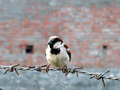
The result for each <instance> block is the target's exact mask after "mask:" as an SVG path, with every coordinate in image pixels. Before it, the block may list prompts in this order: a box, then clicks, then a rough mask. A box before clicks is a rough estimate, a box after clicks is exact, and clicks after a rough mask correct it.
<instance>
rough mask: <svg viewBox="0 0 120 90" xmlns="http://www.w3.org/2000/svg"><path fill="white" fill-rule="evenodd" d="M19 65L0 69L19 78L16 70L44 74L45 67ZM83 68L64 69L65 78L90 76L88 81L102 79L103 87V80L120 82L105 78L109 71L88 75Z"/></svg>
mask: <svg viewBox="0 0 120 90" xmlns="http://www.w3.org/2000/svg"><path fill="white" fill-rule="evenodd" d="M19 65H20V64H15V65H12V64H11V65H8V66H2V65H0V69H5V72H4V74H6V73H7V72H8V71H10V72H13V71H15V72H16V74H17V75H18V76H19V73H18V70H22V71H26V70H29V71H39V72H43V73H44V72H45V67H46V66H47V65H40V66H28V67H19ZM82 68H83V67H80V68H66V69H65V71H66V73H65V76H67V75H68V74H69V73H72V74H74V73H76V76H77V77H78V75H79V74H78V73H82V74H85V75H90V76H91V77H90V79H92V78H95V79H97V80H100V79H102V83H103V86H104V87H105V82H104V79H110V80H118V81H120V78H114V77H106V76H105V74H107V73H108V72H110V70H107V71H106V72H104V73H89V72H85V71H81V69H82ZM49 71H61V69H53V68H49Z"/></svg>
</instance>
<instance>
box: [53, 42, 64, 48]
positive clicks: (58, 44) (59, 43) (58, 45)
mask: <svg viewBox="0 0 120 90" xmlns="http://www.w3.org/2000/svg"><path fill="white" fill-rule="evenodd" d="M61 46H62V44H61V42H57V43H55V44H54V45H53V47H54V48H60V47H61Z"/></svg>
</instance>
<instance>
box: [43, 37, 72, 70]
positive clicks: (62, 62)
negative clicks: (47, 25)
mask: <svg viewBox="0 0 120 90" xmlns="http://www.w3.org/2000/svg"><path fill="white" fill-rule="evenodd" d="M45 56H46V60H47V62H48V65H47V66H46V68H45V70H46V72H48V70H49V67H50V65H53V66H55V67H57V68H60V69H62V71H63V72H64V69H65V68H67V65H68V64H69V62H70V61H71V52H70V50H69V48H68V46H67V45H66V44H65V43H63V40H62V39H61V38H59V37H58V36H51V37H50V38H49V39H48V46H47V49H46V51H45Z"/></svg>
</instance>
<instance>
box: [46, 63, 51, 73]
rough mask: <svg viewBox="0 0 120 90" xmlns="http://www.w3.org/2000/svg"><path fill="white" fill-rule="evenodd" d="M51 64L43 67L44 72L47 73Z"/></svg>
mask: <svg viewBox="0 0 120 90" xmlns="http://www.w3.org/2000/svg"><path fill="white" fill-rule="evenodd" d="M50 65H51V64H48V65H47V66H46V67H45V71H46V72H48V71H49V67H50Z"/></svg>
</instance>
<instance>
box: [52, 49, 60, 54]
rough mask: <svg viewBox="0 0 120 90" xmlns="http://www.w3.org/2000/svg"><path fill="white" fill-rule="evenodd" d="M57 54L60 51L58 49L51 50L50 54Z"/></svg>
mask: <svg viewBox="0 0 120 90" xmlns="http://www.w3.org/2000/svg"><path fill="white" fill-rule="evenodd" d="M59 53H60V49H59V48H58V49H51V54H55V55H57V54H59Z"/></svg>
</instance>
